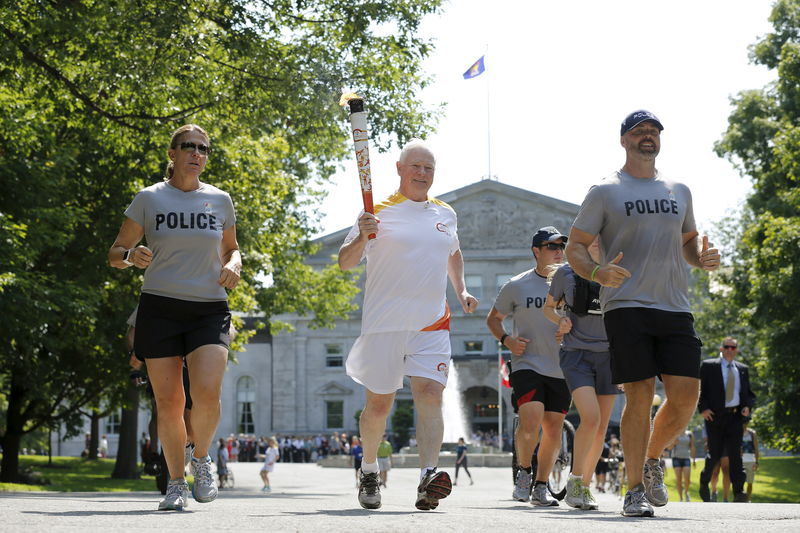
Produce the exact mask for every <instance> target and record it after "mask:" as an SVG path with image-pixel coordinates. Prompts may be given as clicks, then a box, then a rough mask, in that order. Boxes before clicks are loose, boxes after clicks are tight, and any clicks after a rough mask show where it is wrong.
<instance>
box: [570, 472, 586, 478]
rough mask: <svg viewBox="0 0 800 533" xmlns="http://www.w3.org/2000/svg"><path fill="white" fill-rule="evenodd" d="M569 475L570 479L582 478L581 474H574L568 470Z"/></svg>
mask: <svg viewBox="0 0 800 533" xmlns="http://www.w3.org/2000/svg"><path fill="white" fill-rule="evenodd" d="M569 477H571V478H572V479H583V476H576V475H575V474H573V473H572V472H570V474H569Z"/></svg>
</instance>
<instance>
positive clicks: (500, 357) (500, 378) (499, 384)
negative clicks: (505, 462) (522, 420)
mask: <svg viewBox="0 0 800 533" xmlns="http://www.w3.org/2000/svg"><path fill="white" fill-rule="evenodd" d="M502 360H503V345H502V344H500V341H497V365H498V368H497V444H498V448H500V452H501V453H502V452H503V373H502V367H501V366H500V362H501V361H502Z"/></svg>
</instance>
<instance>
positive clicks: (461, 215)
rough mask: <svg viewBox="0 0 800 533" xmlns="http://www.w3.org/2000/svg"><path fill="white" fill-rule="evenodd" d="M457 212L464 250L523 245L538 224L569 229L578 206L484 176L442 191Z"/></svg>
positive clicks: (527, 243) (512, 247)
mask: <svg viewBox="0 0 800 533" xmlns="http://www.w3.org/2000/svg"><path fill="white" fill-rule="evenodd" d="M441 199H442V200H444V201H445V202H447V203H449V204H450V205H451V206H452V207H453V209H455V210H456V213H457V214H458V238H459V241H460V243H461V249H462V250H497V249H512V250H513V249H524V250H527V249H528V248H529V247H530V244H529V243H530V239H531V236H532V235H533V234H534V233H535V232H536V230H537V229H538V228H541V227H543V226H555V227H556V228H557V229H558V230H559V231H561V232H564V233H567V232H569V229H570V227H571V226H572V222H573V220H574V219H575V215H576V214H577V212H578V206H577V205H575V204H571V203H569V202H564V201H563V200H558V199H556V198H551V197H549V196H544V195H541V194H538V193H535V192H531V191H527V190H525V189H520V188H518V187H513V186H511V185H506V184H504V183H500V182H497V181H491V180H484V181H479V182H477V183H473V184H471V185H467V186H466V187H462V188H461V189H458V190H455V191H452V192H449V193H446V194H443V195H442V196H441Z"/></svg>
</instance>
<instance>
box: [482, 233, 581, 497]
mask: <svg viewBox="0 0 800 533" xmlns="http://www.w3.org/2000/svg"><path fill="white" fill-rule="evenodd" d="M566 242H567V237H566V236H564V235H562V234H561V232H559V231H558V230H557V229H556V228H554V227H553V226H547V227H544V228H541V229H539V231H537V232H536V233H535V234H534V236H533V239H532V240H531V251H532V253H533V257H534V259H535V260H536V267H535V268H533V269H531V270H528V271H527V272H523V273H522V274H519V275H517V276H515V277H513V278H511V279H510V280H509V281H508V282H507V283H506V284H505V285H503V287H502V288H501V289H500V293H499V294H498V295H497V299H496V300H495V303H494V306H493V307H492V309H491V311H489V315H488V316H487V317H486V325H487V326H488V327H489V331H491V332H492V334H493V335H494V336H495V338H497V339H499V340H500V343H501V344H503V346H505V347H507V348H508V349H509V350H511V356H512V357H511V376H510V378H509V379H510V381H511V387H512V389H513V391H514V394H513V395H512V399H513V401H514V402H515V406H514V407H515V409H516V410H518V412H519V426H518V427H517V431H516V435H515V443H516V448H517V450H516V451H517V461H518V464H519V466H520V470H519V471H518V472H517V479H516V482H515V485H514V492H513V495H512V497H513V498H514V499H515V500H519V501H528V500H529V499H530V502H531V503H532V504H533V505H538V506H543V507H549V506H553V507H554V506H557V505H558V501H557V500H555V499H554V498H553V497H552V496H551V495H550V493H549V492H548V490H547V485H546V482H547V478H548V477H549V476H550V471H551V470H552V469H553V464H554V463H555V458H556V457H555V454H556V452H557V451H558V449H559V447H560V446H561V425H562V424H563V423H564V415H566V414H567V410H568V409H569V404H570V395H569V389H568V388H567V384H566V382H565V381H564V374H563V373H562V372H561V367H560V366H559V364H558V343H557V342H556V340H555V336H556V326H555V325H554V324H552V323H551V322H550V321H549V320H548V319H547V317H545V316H544V313H542V308H543V307H544V303H545V300H546V299H547V292H548V290H549V285H548V283H547V273H548V268H549V267H550V265H553V264H556V263H560V262H562V261H563V258H564V246H565V243H566ZM507 316H511V317H512V318H513V322H514V325H513V329H512V334H511V335H509V334H507V333H506V332H505V328H504V327H503V319H504V318H506V317H507ZM540 427H541V429H542V442H541V444H540V446H539V452H538V467H537V471H536V483H535V485H534V487H533V491H531V489H530V486H531V481H532V478H533V473H532V472H531V459H532V456H533V450H534V449H535V448H536V442H537V440H538V438H539V428H540Z"/></svg>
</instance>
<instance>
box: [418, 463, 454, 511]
mask: <svg viewBox="0 0 800 533" xmlns="http://www.w3.org/2000/svg"><path fill="white" fill-rule="evenodd" d="M452 490H453V484H452V482H451V481H450V475H449V474H448V473H447V472H437V471H436V469H435V468H434V469H433V470H428V472H427V473H426V474H425V476H424V477H423V478H422V481H420V482H419V486H418V487H417V503H416V507H417V509H419V510H420V511H431V510H433V509H436V508H437V507H439V500H443V499H444V498H447V497H448V496H449V495H450V492H451V491H452Z"/></svg>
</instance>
